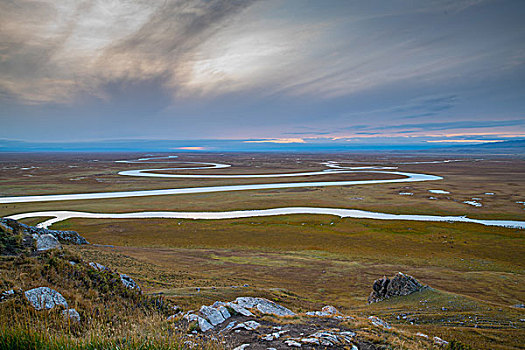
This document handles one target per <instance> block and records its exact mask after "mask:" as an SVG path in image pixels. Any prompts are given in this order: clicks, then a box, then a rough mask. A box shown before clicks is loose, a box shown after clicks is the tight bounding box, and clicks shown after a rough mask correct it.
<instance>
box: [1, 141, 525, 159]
mask: <svg viewBox="0 0 525 350" xmlns="http://www.w3.org/2000/svg"><path fill="white" fill-rule="evenodd" d="M196 151H204V152H290V153H310V152H316V153H334V152H336V153H340V152H350V153H425V154H428V153H435V154H448V153H454V154H494V155H520V156H521V155H525V140H513V141H502V142H490V143H482V144H476V145H472V144H470V145H465V144H463V145H457V144H456V145H448V146H442V145H438V144H435V143H409V144H401V143H398V144H391V143H384V144H377V143H354V142H337V141H334V142H326V141H321V142H304V143H285V144H280V143H254V142H251V141H250V140H106V141H92V142H87V141H80V142H30V141H16V140H2V139H0V153H1V152H174V153H180V152H196Z"/></svg>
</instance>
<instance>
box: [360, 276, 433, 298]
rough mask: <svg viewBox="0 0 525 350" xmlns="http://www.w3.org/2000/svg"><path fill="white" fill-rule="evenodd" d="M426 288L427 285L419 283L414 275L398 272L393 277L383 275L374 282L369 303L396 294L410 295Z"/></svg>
mask: <svg viewBox="0 0 525 350" xmlns="http://www.w3.org/2000/svg"><path fill="white" fill-rule="evenodd" d="M425 288H427V287H426V286H424V285H422V284H421V283H419V281H418V280H416V279H415V278H414V277H412V276H409V275H405V274H404V273H402V272H398V273H397V275H395V276H394V277H393V278H392V279H389V278H388V277H386V276H383V278H381V279H378V280H376V281H375V282H374V285H373V286H372V289H373V291H372V293H370V296H369V297H368V303H369V304H371V303H377V302H379V301H383V300H385V299H388V298H391V297H394V296H403V295H409V294H412V293H415V292H419V291H420V290H422V289H425Z"/></svg>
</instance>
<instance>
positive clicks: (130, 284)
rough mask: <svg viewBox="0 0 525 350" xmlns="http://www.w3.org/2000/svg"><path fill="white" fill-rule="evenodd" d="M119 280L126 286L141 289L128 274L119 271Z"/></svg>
mask: <svg viewBox="0 0 525 350" xmlns="http://www.w3.org/2000/svg"><path fill="white" fill-rule="evenodd" d="M120 280H121V281H122V284H123V285H124V286H125V287H126V288H128V289H134V290H138V291H139V292H140V291H141V289H140V286H139V285H138V284H137V283H136V282H135V281H133V279H132V278H131V277H129V276H128V275H126V274H123V273H121V274H120Z"/></svg>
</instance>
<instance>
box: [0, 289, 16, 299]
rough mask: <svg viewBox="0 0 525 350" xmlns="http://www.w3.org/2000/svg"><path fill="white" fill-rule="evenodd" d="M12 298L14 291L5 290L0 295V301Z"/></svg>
mask: <svg viewBox="0 0 525 350" xmlns="http://www.w3.org/2000/svg"><path fill="white" fill-rule="evenodd" d="M14 296H15V290H14V289H9V290H5V291H3V292H2V293H0V301H4V300H7V299H9V298H12V297H14Z"/></svg>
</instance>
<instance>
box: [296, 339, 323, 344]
mask: <svg viewBox="0 0 525 350" xmlns="http://www.w3.org/2000/svg"><path fill="white" fill-rule="evenodd" d="M301 343H303V344H313V345H321V342H319V339H317V338H303V339H301Z"/></svg>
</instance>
